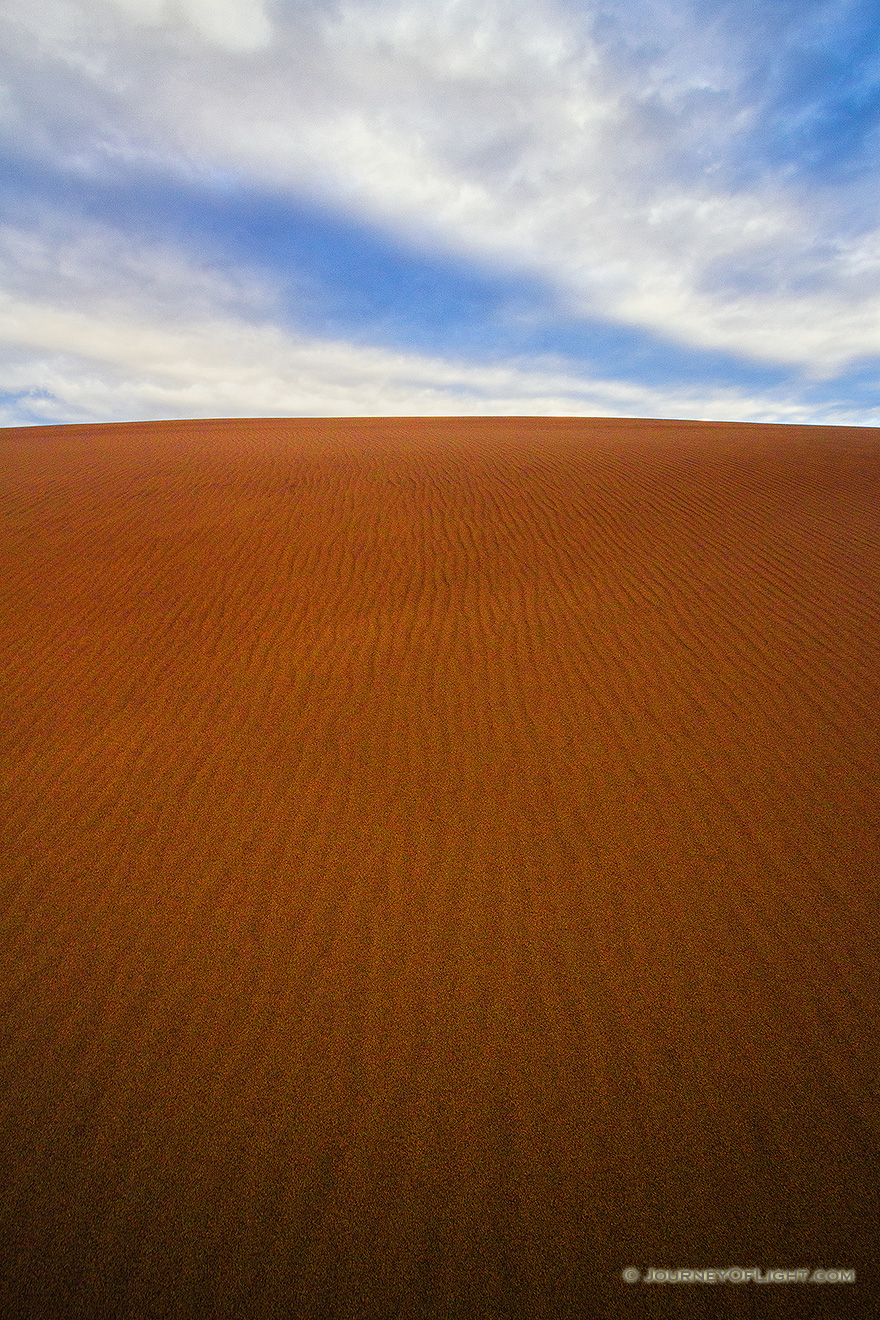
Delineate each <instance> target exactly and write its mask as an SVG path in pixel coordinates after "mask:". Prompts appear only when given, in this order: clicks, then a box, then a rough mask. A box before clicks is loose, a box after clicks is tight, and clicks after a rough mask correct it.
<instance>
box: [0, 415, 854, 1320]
mask: <svg viewBox="0 0 880 1320" xmlns="http://www.w3.org/2000/svg"><path fill="white" fill-rule="evenodd" d="M0 466H2V500H3V503H2V513H0V520H2V523H0V533H2V540H3V564H2V579H0V595H2V616H0V629H2V652H0V663H2V669H0V686H2V700H3V707H4V711H3V720H2V733H0V739H2V745H0V766H2V775H3V781H4V786H3V798H4V808H5V825H4V836H3V858H4V862H3V866H4V870H3V881H2V891H0V893H2V905H0V909H2V910H0V921H2V941H0V956H2V1002H0V1032H2V1046H0V1114H2V1130H0V1143H2V1150H0V1154H2V1158H3V1183H4V1186H3V1195H2V1200H0V1252H2V1256H3V1273H2V1285H0V1311H2V1314H4V1315H7V1314H8V1315H10V1316H12V1315H15V1316H18V1317H28V1318H30V1317H40V1318H41V1320H42V1317H52V1316H56V1315H57V1316H76V1317H87V1318H88V1320H92V1318H93V1317H94V1318H95V1320H104V1318H105V1317H116V1316H119V1317H122V1316H126V1317H129V1316H130V1317H134V1318H136V1320H141V1318H142V1317H166V1316H167V1317H175V1318H180V1320H188V1318H189V1317H202V1316H216V1317H224V1318H225V1317H248V1318H251V1317H257V1318H258V1320H263V1318H264V1317H269V1316H292V1317H296V1318H297V1320H298V1318H299V1317H303V1320H313V1318H314V1320H317V1318H318V1317H338V1318H339V1320H342V1318H343V1317H345V1318H348V1317H351V1318H354V1317H358V1318H366V1320H384V1317H398V1318H399V1320H415V1318H416V1317H435V1316H436V1317H438V1320H454V1318H457V1317H462V1318H463V1320H464V1318H467V1320H470V1318H471V1317H487V1318H488V1317H494V1318H496V1320H500V1318H502V1317H510V1318H511V1320H513V1318H517V1320H519V1318H522V1320H528V1318H529V1317H543V1316H546V1317H548V1318H550V1320H556V1317H575V1316H583V1315H586V1316H592V1315H595V1316H598V1317H603V1318H604V1317H609V1316H611V1317H618V1316H619V1317H624V1316H625V1317H632V1316H634V1315H635V1316H642V1315H657V1316H679V1315H681V1316H688V1317H690V1316H719V1315H720V1316H728V1315H730V1316H741V1315H745V1316H751V1315H755V1316H758V1315H760V1316H766V1315H773V1316H776V1315H798V1316H803V1315H807V1316H813V1315H826V1314H827V1315H829V1316H831V1315H838V1316H839V1315H841V1314H844V1315H863V1314H864V1315H867V1314H869V1313H870V1309H871V1307H872V1306H873V1304H874V1302H875V1300H876V1297H877V1295H878V1290H880V1276H878V1271H877V1265H878V1260H877V1256H878V1248H877V1242H878V1204H877V1174H878V1168H877V1152H878V1062H880V1059H878V1021H877V1019H878V1003H880V997H878V988H880V987H878V976H877V967H878V959H877V949H878V948H880V939H878V934H880V932H878V929H877V927H878V921H877V912H878V906H877V876H878V870H880V865H878V863H880V829H878V827H880V792H878V782H880V775H878V771H880V741H878V733H880V728H878V715H880V691H878V689H880V590H878V584H880V576H878V574H880V433H878V432H876V431H870V430H854V429H851V430H845V429H832V428H796V427H772V426H747V425H725V424H697V423H676V422H630V421H592V420H574V419H568V420H561V421H559V420H553V419H523V418H507V419H468V420H457V419H391V420H388V419H369V420H357V421H344V420H343V421H324V420H305V421H300V420H293V421H291V420H266V421H230V422H186V423H161V424H159V423H154V424H143V425H121V426H106V427H101V426H95V427H87V426H79V427H73V426H71V427H59V428H55V429H52V428H33V429H27V430H7V431H5V432H0ZM629 1266H632V1267H636V1268H637V1269H639V1270H640V1271H645V1270H647V1269H648V1268H649V1267H651V1266H654V1267H656V1268H664V1267H673V1268H674V1267H692V1268H698V1267H710V1266H718V1267H726V1266H743V1267H749V1266H758V1267H760V1268H762V1269H764V1270H769V1269H771V1268H774V1267H780V1268H789V1267H790V1268H796V1267H808V1268H820V1267H825V1268H831V1267H837V1268H852V1269H855V1271H856V1281H855V1283H851V1284H838V1285H816V1284H810V1285H800V1286H798V1285H790V1286H780V1285H768V1284H765V1285H756V1284H742V1285H739V1286H737V1285H733V1284H727V1285H715V1286H713V1285H691V1286H685V1285H679V1286H673V1285H659V1284H653V1285H650V1284H644V1283H638V1284H629V1283H625V1282H623V1280H622V1278H621V1271H622V1270H623V1269H625V1268H626V1267H629Z"/></svg>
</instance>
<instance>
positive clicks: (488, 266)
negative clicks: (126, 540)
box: [0, 0, 880, 424]
mask: <svg viewBox="0 0 880 1320" xmlns="http://www.w3.org/2000/svg"><path fill="white" fill-rule="evenodd" d="M869 11H870V12H869ZM878 17H880V7H878V6H876V5H867V6H866V5H864V4H856V3H840V2H836V3H830V2H821V3H815V2H814V3H809V2H807V3H801V4H794V3H788V2H787V0H775V2H773V0H764V3H752V4H749V3H741V4H738V5H733V4H732V3H727V0H701V2H699V3H697V2H696V0H694V2H692V3H687V2H686V0H666V3H652V2H651V0H626V2H624V0H619V3H610V2H609V3H593V4H577V5H576V4H574V3H565V2H564V0H558V2H557V3H537V4H525V3H521V2H520V0H485V3H484V4H481V5H480V6H479V7H477V6H474V5H472V4H469V3H463V2H462V0H449V2H447V3H431V4H428V3H413V2H412V0H396V2H394V3H388V2H387V0H354V2H342V3H334V4H328V3H311V4H310V3H296V4H294V3H285V2H284V0H274V2H273V0H81V2H80V3H77V2H76V0H69V2H68V3H64V4H62V3H60V2H58V0H45V3H44V5H42V6H40V7H39V9H37V7H35V6H33V5H32V4H29V3H25V2H24V0H9V2H8V3H7V6H6V18H5V20H4V21H5V27H6V31H5V48H6V50H7V51H8V52H9V54H8V55H7V58H6V64H5V67H4V89H3V94H2V97H0V129H2V140H3V145H4V159H5V165H4V166H3V168H4V181H5V182H6V184H7V186H6V189H5V198H6V200H5V202H4V204H3V214H2V231H0V280H2V284H0V287H2V289H3V290H4V291H5V301H4V302H3V304H2V318H3V325H2V328H0V342H2V348H0V390H2V391H4V392H5V395H6V398H7V404H6V416H7V417H11V418H16V417H18V418H21V419H22V420H34V419H35V418H43V417H45V418H46V419H47V420H67V419H68V418H70V419H71V420H73V419H74V414H76V418H77V419H78V418H80V417H83V416H93V417H95V419H96V420H102V419H107V420H112V419H115V418H121V417H128V416H144V417H146V416H185V415H195V416H210V415H224V414H229V415H256V414H260V413H274V414H278V413H293V414H306V413H328V414H337V415H338V414H344V413H347V412H348V413H363V412H372V413H375V412H388V413H411V414H418V413H422V412H425V413H431V412H444V413H455V412H462V413H473V412H486V413H491V412H500V413H505V412H525V413H529V414H537V413H542V412H572V413H591V412H605V413H613V414H617V413H623V414H630V415H657V416H670V415H683V416H694V417H708V416H715V417H730V418H737V417H741V418H743V419H746V418H755V419H760V420H774V419H778V420H782V421H785V420H792V421H794V420H804V421H810V420H816V421H830V420H832V419H833V420H846V421H850V422H852V421H855V422H862V423H865V424H878V423H880V371H878V367H880V213H878V184H877V179H878V177H880V176H878V171H877V164H878V155H880V129H878V123H880V109H878V107H880V58H878V54H877V51H876V43H875V42H874V41H872V40H871V33H872V31H873V32H876V20H877V18H878ZM124 343H127V344H128V346H129V347H128V348H126V347H125V346H124ZM135 344H138V345H140V348H139V349H137V350H136V349H135V348H134V345H135ZM236 344H238V345H239V348H236ZM148 345H149V347H148ZM250 353H253V355H254V359H253V365H252V367H251V366H249V365H248V362H249V354H250ZM47 354H49V356H47ZM260 361H262V363H263V365H264V368H265V369H264V370H262V371H261V370H260ZM78 381H79V385H77V382H78Z"/></svg>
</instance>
